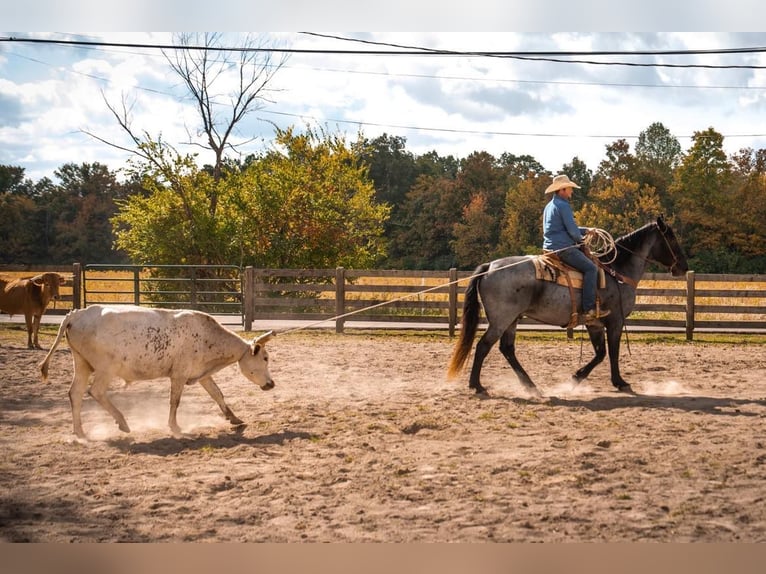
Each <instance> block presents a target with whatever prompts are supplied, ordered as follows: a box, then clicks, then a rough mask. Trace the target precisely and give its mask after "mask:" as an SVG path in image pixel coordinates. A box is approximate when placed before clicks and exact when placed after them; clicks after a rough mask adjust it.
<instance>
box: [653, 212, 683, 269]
mask: <svg viewBox="0 0 766 574" xmlns="http://www.w3.org/2000/svg"><path fill="white" fill-rule="evenodd" d="M657 231H658V233H659V235H660V240H659V241H655V242H654V245H653V246H652V251H651V253H650V257H651V258H652V259H653V260H655V261H656V262H657V263H660V264H661V265H664V266H665V267H667V268H668V269H669V270H670V273H671V274H672V275H674V276H676V277H677V276H679V275H683V274H684V273H686V272H687V271H688V270H689V264H688V263H687V261H686V255H685V254H684V250H683V249H682V248H681V245H679V243H678V240H677V239H676V235H675V233H673V230H672V229H671V228H670V225H668V224H667V223H665V220H664V219H663V217H662V216H661V215H660V216H659V217H658V218H657Z"/></svg>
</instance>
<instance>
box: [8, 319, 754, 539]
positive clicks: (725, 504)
mask: <svg viewBox="0 0 766 574" xmlns="http://www.w3.org/2000/svg"><path fill="white" fill-rule="evenodd" d="M578 337H579V335H578ZM52 340H53V335H50V334H46V335H45V336H41V343H42V344H43V346H46V347H47V346H49V345H50V344H51V342H52ZM453 344H454V340H451V339H450V338H449V337H448V336H447V335H446V334H437V335H409V336H401V335H399V336H393V335H388V336H384V335H378V334H374V333H358V334H346V335H335V334H332V333H329V332H321V333H319V332H300V333H294V334H287V335H284V336H281V337H277V338H276V339H274V340H273V341H271V342H270V343H269V349H270V353H271V361H270V364H271V373H272V376H273V377H274V379H275V382H276V388H275V389H274V390H272V391H269V392H263V391H261V390H260V389H258V388H256V387H254V386H253V385H252V384H251V383H249V382H248V381H247V380H245V379H244V377H242V376H241V375H240V374H239V372H238V370H237V368H236V365H234V366H231V367H228V368H226V369H225V370H224V371H222V372H221V373H219V375H218V376H217V377H216V380H217V382H218V384H219V386H220V387H221V389H222V390H223V393H224V395H225V397H226V399H227V402H228V403H229V405H230V406H231V407H232V410H233V411H234V412H235V413H236V414H237V415H238V416H239V417H240V418H242V419H243V420H245V421H246V423H247V425H246V426H244V427H240V428H238V429H232V428H231V426H230V425H229V423H228V422H227V421H226V420H225V419H224V418H223V417H222V416H221V415H220V413H219V411H218V408H217V407H216V405H215V403H214V402H213V401H212V400H211V399H210V398H209V397H208V396H207V395H206V394H205V392H204V390H203V389H201V388H200V387H198V386H192V387H189V388H187V389H186V390H185V392H184V395H183V397H182V400H181V407H180V410H179V423H180V424H181V427H182V429H183V430H184V433H185V435H184V437H182V438H179V439H176V438H173V437H172V436H171V434H170V431H169V429H168V428H167V415H168V394H169V383H168V381H167V380H158V381H153V382H138V383H133V384H131V385H125V384H124V383H122V382H121V381H115V382H114V383H113V386H112V390H111V393H112V398H113V401H114V402H115V404H117V406H118V407H119V408H120V409H121V410H122V411H123V413H124V414H125V416H126V418H127V421H128V423H129V424H130V425H131V429H132V432H131V433H130V434H125V433H121V432H120V431H119V430H118V429H117V427H116V425H115V424H114V422H113V421H112V419H111V418H110V417H109V415H108V414H107V413H106V412H105V411H103V410H102V409H101V408H100V407H99V406H98V405H97V404H95V402H94V401H93V399H91V398H89V397H88V398H86V400H85V406H84V410H83V423H84V427H85V432H86V433H87V434H88V436H89V438H90V439H91V440H90V441H89V442H88V443H87V444H83V443H80V442H77V441H76V440H74V438H73V435H72V425H71V414H70V410H69V401H68V397H67V390H68V387H69V383H70V380H71V376H72V363H71V356H70V353H69V350H68V348H67V346H66V344H65V343H63V344H62V345H61V346H60V347H59V349H58V350H57V351H56V353H55V355H54V357H53V360H52V365H51V378H50V380H49V382H48V383H45V384H44V383H42V382H41V381H40V379H39V374H38V371H37V367H36V365H37V363H38V362H39V361H40V360H41V359H42V358H43V356H44V352H43V351H30V350H27V349H26V348H23V345H22V341H21V339H20V338H19V342H15V341H10V340H9V339H7V338H6V339H2V338H0V441H2V450H1V451H0V452H1V454H0V487H1V488H0V540H2V541H6V542H21V541H31V542H116V541H133V542H182V541H200V542H201V541H215V542H223V541H231V542H235V541H247V542H259V541H268V542H299V541H327V542H341V541H343V542H349V541H354V542H360V541H370V542H437V541H438V542H444V541H455V542H457V541H462V542H480V541H498V542H500V541H503V542H506V541H515V542H543V541H544V542H572V541H581V542H584V541H589V542H602V541H610V542H617V541H623V542H624V541H672V542H679V541H695V542H696V541H699V542H703V541H704V542H731V541H737V542H745V541H752V542H764V541H766V488H764V485H765V484H766V480H764V479H766V432H765V431H766V424H765V423H766V420H765V419H764V417H766V398H764V397H766V391H765V390H764V381H766V353H764V347H763V346H762V345H749V344H740V343H737V344H734V343H691V344H689V343H680V344H668V343H656V342H655V343H652V342H648V341H643V342H641V341H631V345H630V348H631V354H630V355H629V354H628V352H627V349H625V347H624V345H623V355H624V356H623V360H622V369H623V374H624V376H625V378H626V379H627V380H628V381H629V382H630V383H631V384H632V385H633V387H634V389H635V390H636V391H637V392H638V393H639V394H638V395H637V396H630V395H625V394H620V393H617V392H615V391H614V390H613V389H612V387H611V384H610V383H609V379H608V367H607V366H606V364H604V365H601V366H599V367H597V368H596V370H595V371H594V373H593V374H592V375H591V377H590V379H588V380H587V381H586V382H585V383H583V384H581V385H580V386H579V387H576V388H573V387H572V385H571V384H570V383H569V376H570V374H571V373H572V372H574V371H575V370H576V369H577V368H578V366H579V365H580V361H581V352H582V353H583V356H584V357H585V358H586V359H587V358H589V357H590V348H589V346H588V345H587V343H586V344H585V346H584V347H582V344H581V342H580V340H579V338H577V337H576V339H575V340H574V341H567V340H566V339H565V338H564V337H563V336H562V338H561V339H560V340H557V339H554V340H550V339H548V340H532V339H530V340H524V339H522V340H521V341H519V345H518V355H519V359H520V360H521V361H522V363H523V364H524V365H525V367H526V368H527V370H528V372H529V373H530V375H531V376H532V378H533V379H534V380H535V381H536V382H537V384H538V386H539V387H540V389H541V390H542V392H543V393H544V398H542V399H531V398H528V397H527V396H525V394H524V391H523V388H522V387H521V385H520V384H519V383H518V382H517V380H516V378H515V376H514V375H513V372H512V371H511V369H510V367H508V366H507V364H506V363H505V361H504V359H503V358H502V356H501V355H500V353H499V352H498V351H497V349H496V348H495V349H493V351H492V352H491V353H490V355H489V357H488V359H487V362H486V363H485V369H484V373H483V383H484V384H485V386H487V387H488V388H489V390H490V393H491V396H490V398H488V399H481V398H477V397H475V396H473V395H472V393H471V392H469V390H468V388H467V375H465V376H463V377H462V378H461V379H460V380H454V381H448V380H447V379H446V375H445V373H446V367H447V363H448V360H449V357H450V354H451V351H452V345H453Z"/></svg>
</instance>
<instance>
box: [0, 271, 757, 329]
mask: <svg viewBox="0 0 766 574" xmlns="http://www.w3.org/2000/svg"><path fill="white" fill-rule="evenodd" d="M118 267H119V269H118ZM135 267H136V266H94V265H86V266H82V265H80V264H74V266H69V267H67V266H46V267H41V266H36V267H31V266H26V267H19V266H0V274H3V273H13V274H14V275H16V276H18V275H20V274H22V275H27V276H32V275H35V274H36V273H41V272H43V271H58V272H59V273H63V274H67V275H69V274H71V275H72V276H73V281H72V283H71V284H68V285H67V286H65V287H63V288H62V290H61V292H62V298H61V299H60V300H59V301H58V302H57V303H56V304H55V308H49V310H48V313H64V312H66V311H68V310H69V309H72V308H79V307H83V306H87V305H89V304H91V303H93V302H96V299H95V295H97V294H99V290H101V291H103V293H101V294H102V295H104V296H108V297H109V299H108V300H103V298H102V299H101V300H100V301H99V302H105V303H138V304H139V305H153V306H168V304H170V305H171V306H175V307H178V306H181V307H185V308H201V309H202V310H205V311H208V312H215V310H214V309H213V308H209V309H208V308H205V307H204V305H202V303H200V301H199V295H201V294H204V295H205V296H206V297H207V298H208V300H211V299H213V298H214V297H213V295H212V294H211V293H212V292H214V291H216V290H218V289H219V287H221V285H225V294H224V296H223V299H221V300H218V299H215V301H214V303H215V305H216V307H215V308H218V307H222V306H225V309H224V310H223V312H225V313H227V314H232V315H237V314H238V315H240V316H241V320H242V324H243V325H244V328H245V329H246V330H248V331H249V330H251V329H252V324H253V322H254V321H255V320H300V321H304V322H312V321H330V322H331V323H334V325H335V330H336V331H337V332H339V333H340V332H343V330H344V328H345V326H346V323H347V322H349V321H365V322H375V323H376V324H380V325H381V326H385V325H386V324H390V323H417V324H419V325H422V326H423V328H430V327H433V328H445V327H446V328H447V329H448V330H449V333H450V335H453V334H454V332H455V329H456V328H457V325H458V324H459V320H460V311H461V309H462V301H463V291H464V290H465V286H466V284H467V279H468V277H470V275H471V273H470V272H468V271H457V270H456V269H450V270H447V271H398V270H352V269H344V268H337V269H258V268H253V267H247V268H245V269H244V270H242V271H240V270H239V268H236V267H232V266H220V267H221V268H222V269H223V268H226V269H225V271H226V276H225V277H221V278H220V282H221V285H219V286H218V287H214V286H213V284H215V282H216V281H219V279H216V280H215V281H211V280H210V279H209V277H208V278H205V277H201V276H200V275H201V274H200V273H199V271H200V267H199V266H197V267H195V266H180V265H179V266H172V267H173V268H174V272H176V273H177V274H176V279H175V281H176V283H175V284H176V285H177V287H174V288H173V289H172V290H171V291H172V297H173V298H174V300H173V301H172V302H170V303H168V301H167V300H166V301H155V300H154V298H155V297H156V296H157V290H156V289H153V288H147V287H146V285H148V284H150V283H151V281H152V279H151V278H150V277H145V276H141V277H139V278H136V277H137V276H138V275H139V273H138V272H137V270H136V269H135ZM151 267H160V266H141V268H142V269H144V270H146V269H147V268H151ZM126 268H129V269H127V271H129V273H130V274H131V275H130V276H128V277H126V276H125V271H126ZM110 270H112V271H114V272H115V276H114V277H113V278H112V279H108V278H106V277H105V275H108V274H109V271H110ZM95 271H99V277H98V281H101V282H104V281H107V282H108V281H113V282H114V285H112V286H104V284H103V283H102V284H101V286H100V287H99V290H97V289H94V288H92V285H93V283H90V282H93V281H95V280H96V278H95V277H94V276H93V275H92V273H91V272H95ZM120 271H121V272H122V273H121V274H120V275H119V276H118V275H117V273H118V272H120ZM150 274H151V273H150ZM89 283H90V284H91V287H90V288H89ZM120 285H123V286H124V285H128V287H127V288H125V287H120ZM120 291H124V293H121V294H120V296H117V293H116V292H120ZM164 295H165V296H169V295H171V293H164ZM62 303H63V304H62ZM522 325H523V326H524V328H527V329H535V328H541V329H542V328H546V329H549V328H550V327H548V326H542V325H540V324H539V323H536V322H535V321H532V320H531V319H527V318H525V319H523V320H522ZM627 325H628V327H629V328H630V327H634V328H639V329H640V330H645V331H671V332H685V333H686V338H687V339H688V340H692V339H693V337H694V333H695V332H703V331H717V332H764V331H766V275H719V274H695V273H694V272H693V271H690V272H689V273H687V275H686V276H685V277H672V276H671V275H669V274H666V273H647V274H645V275H644V277H643V279H642V281H641V283H640V285H639V288H638V291H637V302H636V306H635V308H634V310H633V313H632V314H631V316H630V317H629V318H628V321H627Z"/></svg>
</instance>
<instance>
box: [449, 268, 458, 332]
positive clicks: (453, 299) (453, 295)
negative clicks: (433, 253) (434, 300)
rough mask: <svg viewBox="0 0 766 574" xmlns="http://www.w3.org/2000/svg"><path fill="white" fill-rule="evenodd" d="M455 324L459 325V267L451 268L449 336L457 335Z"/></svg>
mask: <svg viewBox="0 0 766 574" xmlns="http://www.w3.org/2000/svg"><path fill="white" fill-rule="evenodd" d="M455 325H457V269H456V268H455V267H451V268H450V270H449V336H450V337H454V336H455Z"/></svg>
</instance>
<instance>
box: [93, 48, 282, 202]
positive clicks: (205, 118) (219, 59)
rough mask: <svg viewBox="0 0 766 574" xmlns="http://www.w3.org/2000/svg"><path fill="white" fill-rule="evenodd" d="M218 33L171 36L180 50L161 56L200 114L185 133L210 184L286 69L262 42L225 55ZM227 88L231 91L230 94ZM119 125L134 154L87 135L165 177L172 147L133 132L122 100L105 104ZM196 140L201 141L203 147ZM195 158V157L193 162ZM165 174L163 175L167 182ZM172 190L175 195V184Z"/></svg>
mask: <svg viewBox="0 0 766 574" xmlns="http://www.w3.org/2000/svg"><path fill="white" fill-rule="evenodd" d="M222 39H223V36H222V35H221V34H220V33H191V34H189V33H183V34H177V35H175V36H174V43H175V44H176V45H178V46H180V48H178V49H176V50H174V51H173V52H169V51H163V54H164V55H165V57H166V59H167V61H168V64H169V65H170V67H171V70H172V71H173V72H174V73H175V74H176V75H177V76H178V77H179V78H180V79H181V82H182V84H183V85H184V87H185V88H186V89H187V91H188V93H189V95H190V96H191V98H192V101H193V102H194V104H195V106H196V108H197V111H198V112H199V119H200V127H199V128H198V129H197V130H194V131H193V132H192V131H190V132H189V141H188V143H189V144H190V145H193V146H198V147H200V148H202V149H208V150H210V151H211V152H212V155H213V163H212V165H211V167H210V170H209V171H210V173H211V176H212V178H213V181H215V182H217V181H218V180H220V179H221V178H222V177H224V175H225V173H226V170H225V165H226V158H225V156H224V153H225V152H226V151H234V152H237V151H238V150H239V149H240V147H241V146H242V145H243V144H244V143H246V142H247V141H250V139H251V138H249V137H247V138H244V139H242V140H240V141H235V138H236V137H237V133H238V127H239V124H240V123H241V122H242V120H243V119H244V118H245V117H246V116H248V115H249V114H251V113H252V112H254V111H256V110H258V109H260V108H261V107H262V106H263V104H264V102H266V101H267V96H268V94H269V91H270V88H269V82H270V81H271V80H272V78H273V77H274V75H275V74H276V73H277V72H278V71H279V69H280V68H281V67H282V66H283V65H284V63H285V61H286V60H285V58H284V57H283V58H282V59H281V60H279V61H277V62H274V61H273V57H272V52H270V51H268V50H264V49H263V48H265V47H268V46H267V40H266V39H265V37H257V36H251V35H248V36H247V37H246V38H245V40H244V43H243V45H242V47H241V48H238V49H236V50H234V49H232V50H227V49H225V48H224V47H222V45H221V42H222ZM229 86H234V87H233V88H229ZM219 91H220V93H222V94H223V93H225V94H227V95H228V101H227V102H225V103H224V102H221V101H219V100H218V98H219V97H220V96H219ZM104 100H105V103H106V105H107V107H108V108H109V110H110V111H111V112H112V115H113V116H114V117H115V119H116V120H117V123H118V124H119V125H120V127H121V128H122V129H123V131H125V133H126V134H127V135H128V136H129V138H130V140H131V142H132V144H133V148H132V149H130V148H125V147H123V146H120V145H117V144H115V143H112V142H109V141H106V140H104V139H103V138H101V137H99V136H97V135H95V134H92V133H90V132H85V133H88V135H90V136H92V137H94V138H96V139H98V140H99V141H102V142H104V143H106V144H108V145H111V146H113V147H117V148H119V149H122V150H126V151H129V152H131V153H132V154H134V155H135V156H137V157H138V158H139V159H140V160H143V161H144V162H146V163H150V164H153V165H154V169H155V170H157V171H159V172H163V171H164V170H165V168H166V161H167V157H166V156H165V155H164V154H165V153H166V151H169V152H170V153H171V154H172V155H176V156H178V155H180V154H178V152H177V151H176V149H175V147H174V146H172V145H169V144H167V143H166V142H163V141H162V136H161V135H158V136H152V135H151V134H150V133H149V132H148V131H146V130H144V131H143V132H140V133H139V132H138V131H136V130H135V129H134V128H133V126H132V120H131V115H130V109H131V106H130V105H128V103H127V102H126V101H125V100H124V99H123V101H122V105H121V108H120V109H118V108H117V107H116V106H115V105H113V104H112V103H110V102H109V101H107V100H106V98H104ZM198 136H201V138H202V141H200V140H199V138H198ZM192 157H196V156H192ZM168 175H169V173H168V172H165V173H164V178H165V179H166V180H167V178H168ZM174 187H175V188H176V190H178V188H179V185H178V182H176V183H175V185H174ZM208 193H209V195H208V197H207V209H208V211H209V212H210V215H211V216H213V217H215V215H216V211H217V208H218V194H217V192H216V188H215V186H213V187H212V188H210V189H208Z"/></svg>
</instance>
